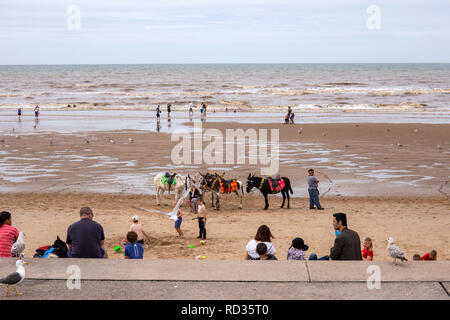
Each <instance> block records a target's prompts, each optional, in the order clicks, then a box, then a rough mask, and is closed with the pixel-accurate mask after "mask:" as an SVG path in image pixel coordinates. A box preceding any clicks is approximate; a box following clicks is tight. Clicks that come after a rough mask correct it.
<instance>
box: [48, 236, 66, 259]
mask: <svg viewBox="0 0 450 320" xmlns="http://www.w3.org/2000/svg"><path fill="white" fill-rule="evenodd" d="M52 247H53V248H55V250H54V251H53V253H54V254H56V255H57V256H58V258H67V252H68V251H69V248H67V244H66V243H65V242H64V241H62V240H61V239H60V238H59V237H58V236H57V237H56V240H55V243H53V245H52Z"/></svg>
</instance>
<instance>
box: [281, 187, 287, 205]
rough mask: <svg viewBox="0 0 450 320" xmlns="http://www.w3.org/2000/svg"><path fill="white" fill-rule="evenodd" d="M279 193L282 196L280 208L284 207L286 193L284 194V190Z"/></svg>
mask: <svg viewBox="0 0 450 320" xmlns="http://www.w3.org/2000/svg"><path fill="white" fill-rule="evenodd" d="M281 195H282V196H283V203H282V204H281V207H280V208H283V207H284V201H285V200H286V195H285V194H284V191H281Z"/></svg>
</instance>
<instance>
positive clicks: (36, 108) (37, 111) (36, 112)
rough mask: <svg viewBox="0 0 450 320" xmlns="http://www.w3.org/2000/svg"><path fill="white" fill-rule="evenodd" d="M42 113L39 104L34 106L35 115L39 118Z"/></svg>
mask: <svg viewBox="0 0 450 320" xmlns="http://www.w3.org/2000/svg"><path fill="white" fill-rule="evenodd" d="M39 114H40V111H39V106H36V107H34V117H35V118H38V117H39Z"/></svg>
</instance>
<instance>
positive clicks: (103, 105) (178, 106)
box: [0, 99, 450, 113]
mask: <svg viewBox="0 0 450 320" xmlns="http://www.w3.org/2000/svg"><path fill="white" fill-rule="evenodd" d="M130 100H131V99H129V100H126V101H125V102H124V103H123V104H119V103H115V104H113V103H109V102H88V101H73V102H71V103H70V104H73V103H75V104H76V105H77V107H76V109H74V108H70V110H149V108H150V109H151V110H153V109H154V108H156V106H157V105H158V104H159V105H161V107H165V106H166V104H167V102H166V101H160V102H156V101H152V102H151V103H147V104H145V105H144V104H140V103H134V102H132V101H130ZM189 102H190V101H188V100H182V99H180V100H173V102H172V109H173V110H174V111H186V107H187V105H188V103H189ZM204 102H205V103H206V104H207V105H208V107H209V108H210V109H212V110H214V109H216V110H217V111H221V110H222V111H224V110H225V108H239V109H240V110H243V111H249V112H251V111H255V112H256V111H270V112H276V111H280V112H285V111H286V110H287V105H252V104H251V103H250V101H247V100H222V101H220V102H219V103H214V102H212V101H204ZM19 105H20V106H22V107H23V108H24V109H29V110H32V109H33V108H34V104H31V103H25V104H17V105H14V104H8V105H6V104H0V108H1V109H2V110H9V109H11V110H13V109H15V108H17V107H18V106H19ZM39 106H40V107H41V109H42V110H63V109H64V110H68V109H69V108H67V102H64V103H46V104H40V105H39ZM197 107H198V104H197ZM291 107H292V109H293V110H294V111H300V112H308V111H311V112H326V111H343V112H346V111H355V112H359V111H362V112H363V111H381V112H383V111H384V112H390V111H392V112H396V111H401V112H410V111H411V112H416V111H420V112H424V111H427V112H444V113H450V108H431V107H428V106H427V105H426V104H423V103H422V104H420V103H412V102H402V103H398V104H390V103H385V104H375V103H367V104H365V103H359V104H358V103H354V104H352V103H347V102H336V103H329V104H297V105H296V104H292V105H291Z"/></svg>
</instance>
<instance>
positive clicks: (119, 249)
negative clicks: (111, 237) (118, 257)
mask: <svg viewBox="0 0 450 320" xmlns="http://www.w3.org/2000/svg"><path fill="white" fill-rule="evenodd" d="M114 252H116V253H121V252H122V247H121V246H115V247H114Z"/></svg>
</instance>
